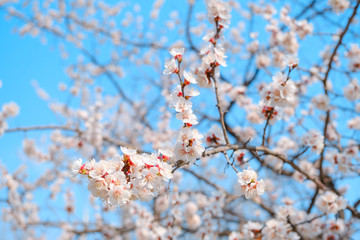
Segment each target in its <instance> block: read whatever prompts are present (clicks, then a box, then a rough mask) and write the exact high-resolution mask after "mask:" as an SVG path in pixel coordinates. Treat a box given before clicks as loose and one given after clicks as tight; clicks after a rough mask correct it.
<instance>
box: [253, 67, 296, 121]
mask: <svg viewBox="0 0 360 240" xmlns="http://www.w3.org/2000/svg"><path fill="white" fill-rule="evenodd" d="M295 94H296V86H295V83H294V82H293V81H291V80H289V77H288V76H286V75H285V74H284V73H281V72H278V73H277V74H276V75H275V76H274V77H273V82H272V83H270V84H267V85H265V86H263V88H262V89H261V91H260V97H261V102H260V106H261V107H262V115H263V116H264V117H265V118H266V119H268V118H270V119H269V120H271V119H274V117H275V116H277V115H278V109H281V108H285V107H292V106H294V104H295V102H296V95H295Z"/></svg>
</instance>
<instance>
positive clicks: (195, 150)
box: [175, 128, 205, 164]
mask: <svg viewBox="0 0 360 240" xmlns="http://www.w3.org/2000/svg"><path fill="white" fill-rule="evenodd" d="M201 138H203V136H202V135H201V134H200V133H199V132H198V131H197V130H196V129H193V130H192V129H190V128H183V129H181V130H180V132H179V136H178V138H177V142H176V145H175V155H176V158H177V160H183V161H185V162H188V163H191V164H193V163H195V161H196V159H197V158H200V157H201V155H202V153H203V152H204V150H205V148H204V147H203V146H202V145H201Z"/></svg>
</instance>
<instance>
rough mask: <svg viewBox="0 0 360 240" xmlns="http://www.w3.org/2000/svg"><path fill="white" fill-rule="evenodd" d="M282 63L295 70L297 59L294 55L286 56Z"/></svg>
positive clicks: (297, 63)
mask: <svg viewBox="0 0 360 240" xmlns="http://www.w3.org/2000/svg"><path fill="white" fill-rule="evenodd" d="M284 61H285V63H286V65H287V66H288V67H290V68H295V67H297V65H299V58H298V57H297V56H296V55H286V56H285V59H284Z"/></svg>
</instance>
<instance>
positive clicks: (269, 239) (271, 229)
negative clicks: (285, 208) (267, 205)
mask: <svg viewBox="0 0 360 240" xmlns="http://www.w3.org/2000/svg"><path fill="white" fill-rule="evenodd" d="M261 233H262V234H263V238H262V239H263V240H274V239H287V240H295V239H296V240H297V239H300V236H299V235H298V234H297V233H295V232H292V231H291V226H290V224H288V223H286V222H282V221H278V220H276V219H270V220H269V221H267V222H266V226H265V227H264V228H263V229H262V231H261Z"/></svg>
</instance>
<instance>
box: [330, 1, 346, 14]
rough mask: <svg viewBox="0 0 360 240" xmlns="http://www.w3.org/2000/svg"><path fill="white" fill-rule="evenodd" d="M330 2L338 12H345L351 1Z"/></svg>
mask: <svg viewBox="0 0 360 240" xmlns="http://www.w3.org/2000/svg"><path fill="white" fill-rule="evenodd" d="M328 4H329V5H330V7H331V8H332V9H333V11H334V12H336V13H340V12H344V11H345V10H346V9H348V8H349V6H350V2H349V1H348V0H329V1H328Z"/></svg>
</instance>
